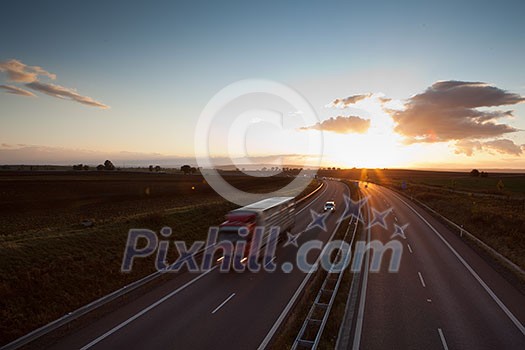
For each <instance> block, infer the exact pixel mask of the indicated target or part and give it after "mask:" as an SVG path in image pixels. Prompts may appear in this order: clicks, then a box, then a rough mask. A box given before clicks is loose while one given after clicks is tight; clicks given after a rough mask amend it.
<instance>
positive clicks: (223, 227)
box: [217, 197, 295, 256]
mask: <svg viewBox="0 0 525 350" xmlns="http://www.w3.org/2000/svg"><path fill="white" fill-rule="evenodd" d="M294 225H295V198H294V197H272V198H267V199H263V200H261V201H259V202H255V203H252V204H249V205H247V206H244V207H242V208H238V209H235V210H232V211H230V212H229V213H228V214H226V221H224V222H223V223H222V224H220V226H219V236H218V239H217V241H218V242H220V241H225V240H226V241H231V242H233V243H234V244H235V242H237V241H239V240H246V242H247V246H246V254H245V256H246V255H247V253H248V252H249V251H250V245H251V241H252V237H253V233H254V231H255V228H256V227H264V233H263V238H262V246H261V249H262V248H263V247H264V245H265V244H266V243H267V242H268V236H269V234H270V230H271V228H272V227H275V226H277V227H279V238H282V237H283V236H285V233H286V232H290V231H291V230H292V228H293V227H294ZM243 227H245V228H247V229H248V232H249V233H248V236H247V237H246V238H244V237H241V236H239V230H240V229H241V228H243Z"/></svg>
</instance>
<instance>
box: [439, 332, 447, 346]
mask: <svg viewBox="0 0 525 350" xmlns="http://www.w3.org/2000/svg"><path fill="white" fill-rule="evenodd" d="M438 333H439V337H440V338H441V344H442V345H443V349H445V350H448V346H447V341H446V340H445V335H443V331H442V330H441V328H438Z"/></svg>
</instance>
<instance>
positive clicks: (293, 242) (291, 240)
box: [283, 232, 301, 247]
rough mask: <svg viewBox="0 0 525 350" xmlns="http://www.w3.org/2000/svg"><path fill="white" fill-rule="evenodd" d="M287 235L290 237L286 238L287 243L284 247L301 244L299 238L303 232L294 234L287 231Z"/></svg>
mask: <svg viewBox="0 0 525 350" xmlns="http://www.w3.org/2000/svg"><path fill="white" fill-rule="evenodd" d="M286 235H287V236H288V237H287V239H286V243H285V244H283V247H286V246H289V245H293V246H296V247H299V245H298V244H297V239H298V238H299V236H300V235H301V233H298V234H295V235H293V234H291V233H290V232H286Z"/></svg>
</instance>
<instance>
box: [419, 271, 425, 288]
mask: <svg viewBox="0 0 525 350" xmlns="http://www.w3.org/2000/svg"><path fill="white" fill-rule="evenodd" d="M417 274H418V275H419V280H420V281H421V284H422V285H423V288H426V287H427V286H426V284H425V281H424V280H423V276H422V275H421V272H418V273H417Z"/></svg>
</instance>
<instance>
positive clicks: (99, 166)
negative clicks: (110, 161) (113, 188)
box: [97, 164, 105, 171]
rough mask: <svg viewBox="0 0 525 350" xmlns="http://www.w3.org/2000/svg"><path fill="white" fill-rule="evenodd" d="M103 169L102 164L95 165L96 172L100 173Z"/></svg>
mask: <svg viewBox="0 0 525 350" xmlns="http://www.w3.org/2000/svg"><path fill="white" fill-rule="evenodd" d="M104 169H105V167H104V164H99V165H97V170H98V171H102V170H104Z"/></svg>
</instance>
